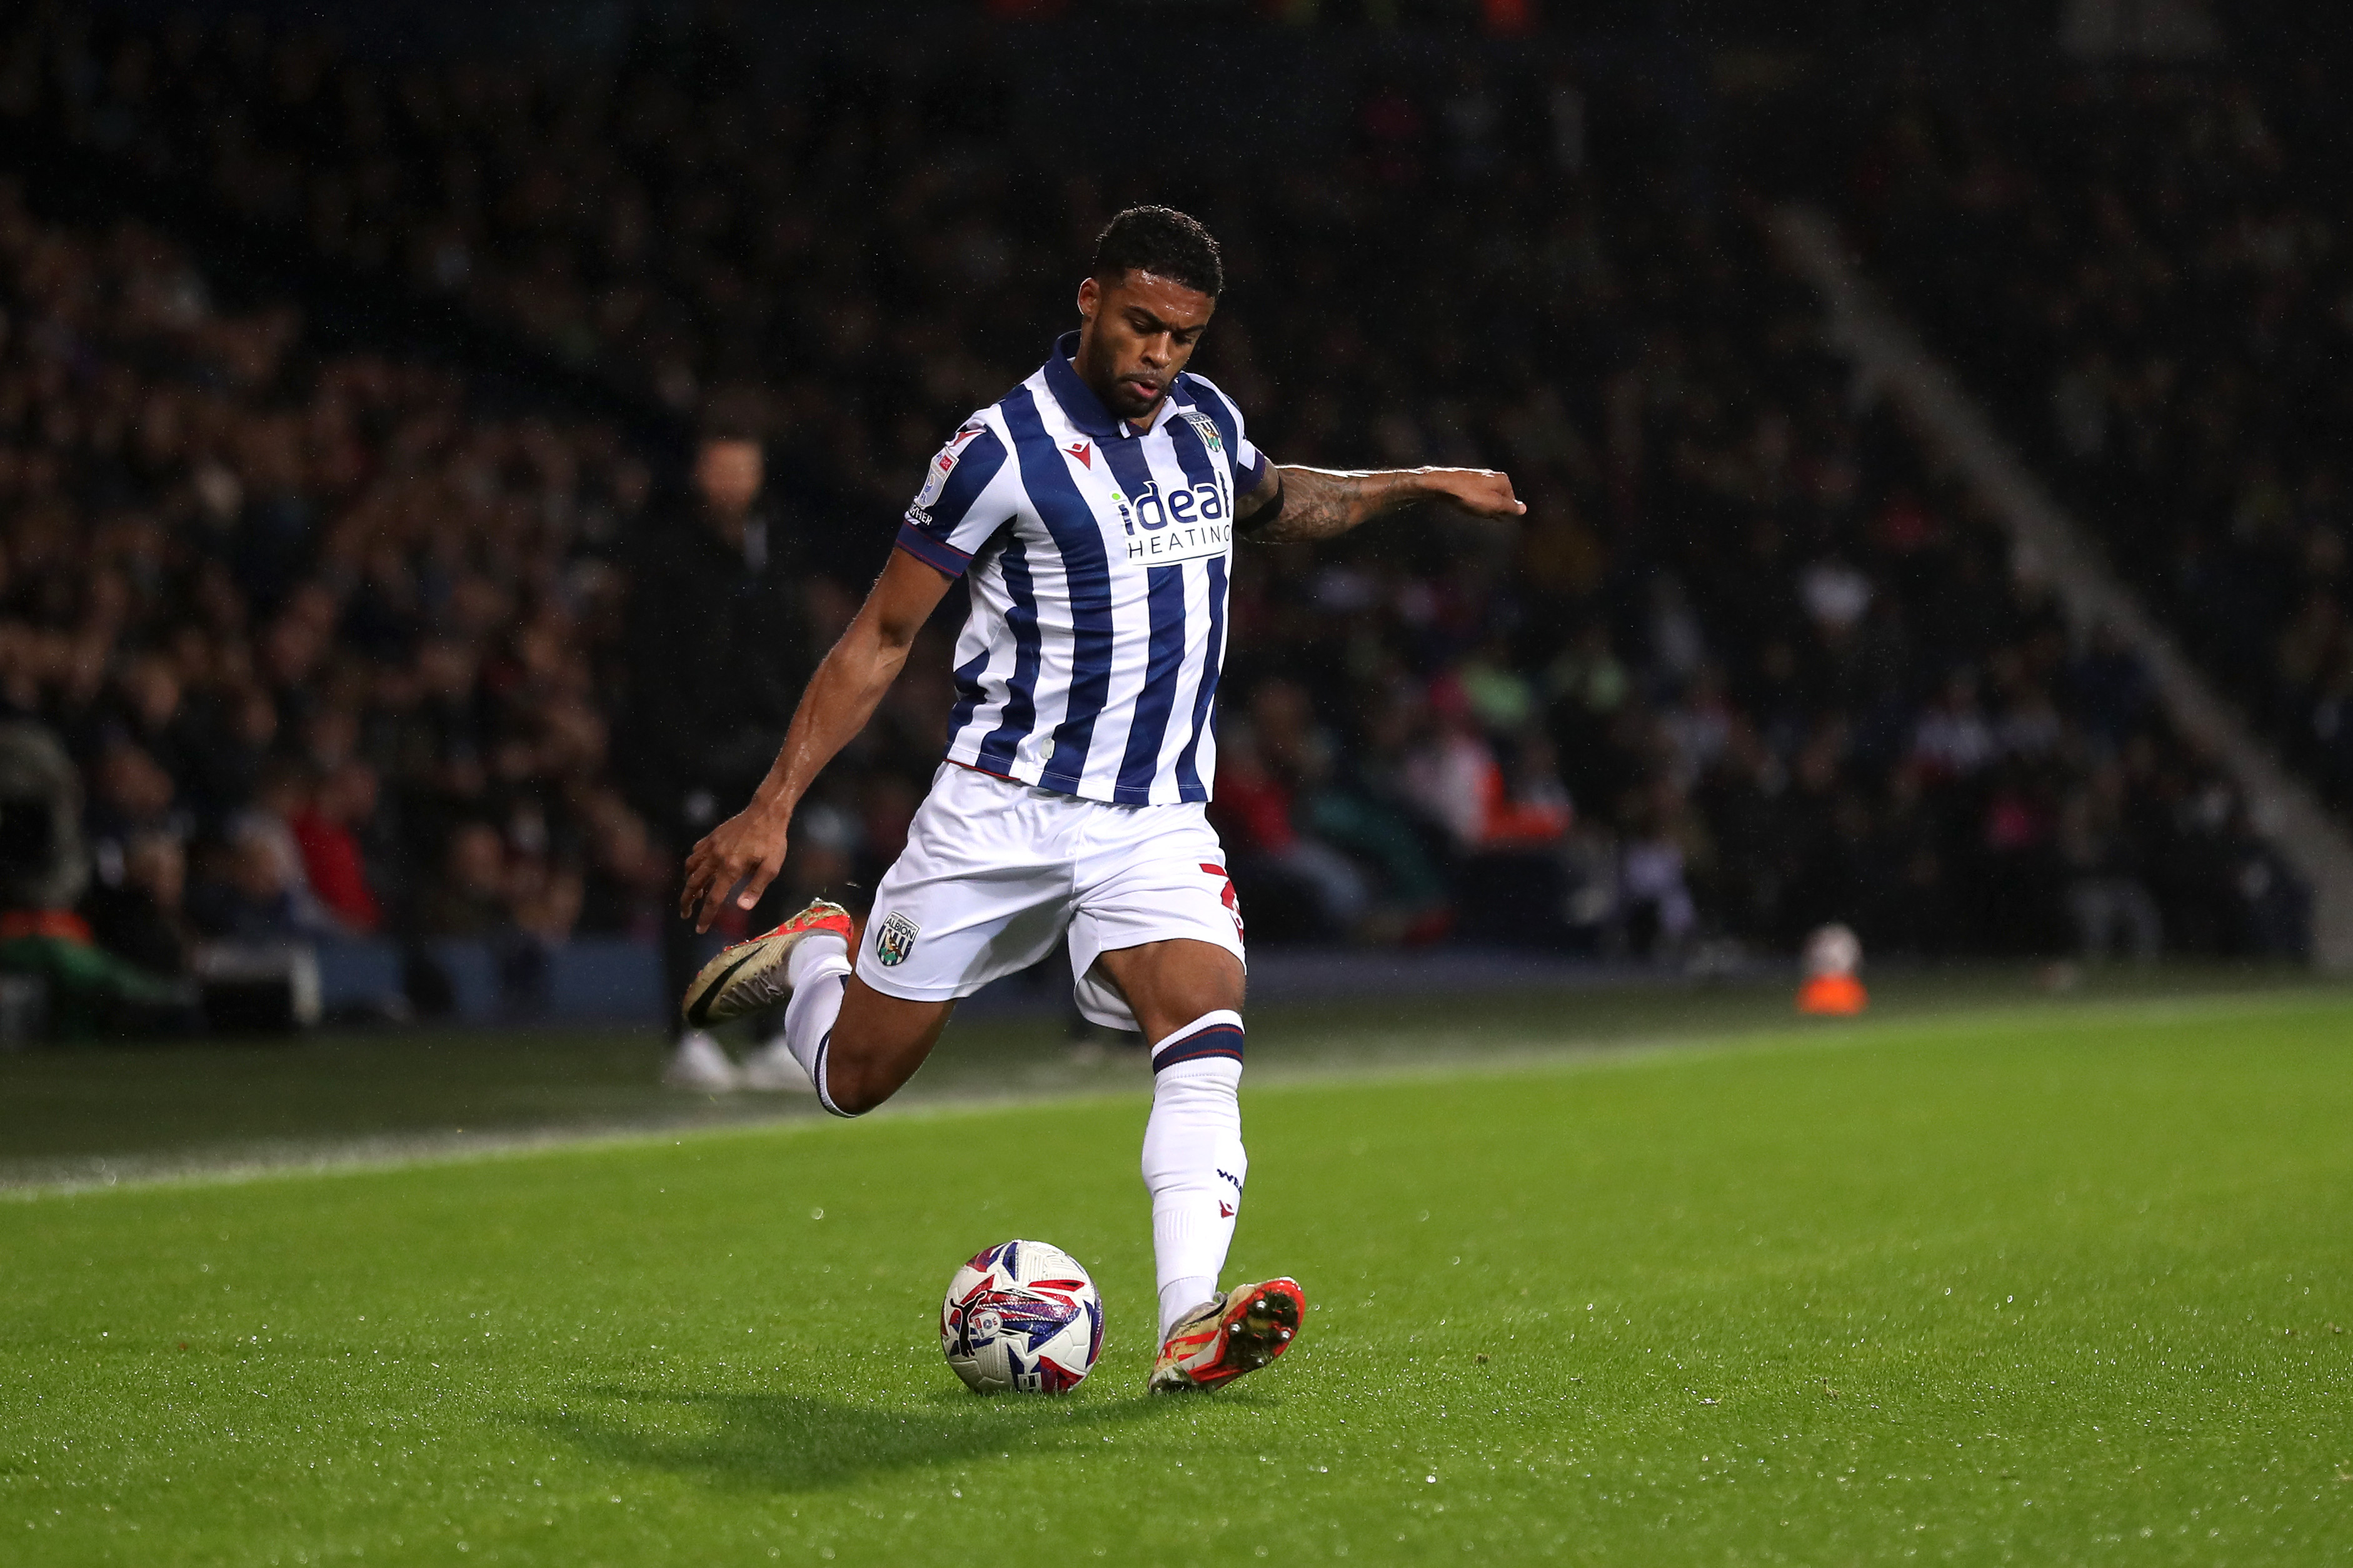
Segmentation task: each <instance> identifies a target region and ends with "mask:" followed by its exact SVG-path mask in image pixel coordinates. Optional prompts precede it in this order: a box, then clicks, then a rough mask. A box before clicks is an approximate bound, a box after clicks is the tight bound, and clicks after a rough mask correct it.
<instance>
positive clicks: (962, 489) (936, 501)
mask: <svg viewBox="0 0 2353 1568" xmlns="http://www.w3.org/2000/svg"><path fill="white" fill-rule="evenodd" d="M1005 458H1006V450H1005V443H1004V442H1003V441H1002V440H1000V439H999V438H998V437H997V432H995V431H994V430H991V429H990V428H989V427H988V426H987V424H986V423H984V422H982V421H980V420H977V419H976V420H972V421H969V422H967V423H966V424H965V426H964V427H963V428H962V429H960V430H958V431H957V432H956V433H955V435H954V436H951V437H948V444H947V445H946V446H944V447H941V448H940V449H939V452H938V453H937V454H936V455H935V456H934V458H932V460H931V463H930V465H929V467H928V468H926V469H925V470H924V474H923V489H919V490H917V491H916V492H915V499H914V500H913V503H912V504H911V505H909V507H908V508H907V515H906V517H905V518H904V520H902V521H901V522H900V524H899V548H900V549H902V550H903V551H905V552H907V553H908V554H910V555H912V556H913V557H914V558H915V559H916V560H918V561H920V562H922V563H923V564H924V565H926V566H929V567H931V568H932V569H933V570H934V571H937V572H942V573H944V574H947V575H948V576H950V577H961V576H963V575H964V572H965V567H966V566H969V565H970V564H972V558H973V557H974V556H975V555H976V554H978V553H979V552H980V549H981V547H982V546H983V545H985V544H987V542H988V541H989V539H990V537H991V536H992V535H994V534H995V533H996V532H997V530H998V529H999V528H1001V527H1003V526H1004V525H1005V523H1006V521H1007V520H1008V519H1009V518H1011V517H1012V515H1013V511H1014V498H1013V496H1012V494H1011V491H1012V489H1013V487H1012V485H1011V482H1010V480H1011V476H1012V473H1013V470H1011V469H1010V468H1008V466H1007V464H1006V461H1005Z"/></svg>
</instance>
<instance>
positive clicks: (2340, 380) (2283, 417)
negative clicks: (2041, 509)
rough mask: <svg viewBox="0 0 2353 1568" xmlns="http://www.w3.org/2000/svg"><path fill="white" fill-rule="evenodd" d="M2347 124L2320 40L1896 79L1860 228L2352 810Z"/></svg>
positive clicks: (2186, 621) (2352, 193)
mask: <svg viewBox="0 0 2353 1568" xmlns="http://www.w3.org/2000/svg"><path fill="white" fill-rule="evenodd" d="M2349 142H2353V116H2348V112H2347V109H2346V105H2345V102H2344V99H2343V95H2342V93H2341V92H2340V91H2339V90H2338V89H2337V73H2336V72H2335V71H2334V70H2333V69H2332V68H2330V67H2329V65H2328V64H2327V59H2326V58H2325V54H2324V53H2307V54H2306V55H2305V56H2304V58H2300V59H2297V60H2295V61H2292V62H2290V63H2287V64H2284V65H2282V66H2277V67H2275V68H2258V67H2253V66H2239V67H2230V68H2224V67H2219V66H2211V65H2210V66H2197V67H2177V68H2134V69H2118V68H2106V69H2090V68H2078V69H2073V70H2069V71H2065V72H2063V73H2061V74H2058V75H2057V76H2056V77H2055V78H2054V77H2052V76H2051V75H2048V74H2045V73H2041V72H2031V73H2026V74H2024V75H2022V76H2020V77H2017V78H2013V79H2009V80H2007V81H1994V82H1989V81H1984V80H1974V81H1972V82H1970V83H1969V84H1968V86H1967V87H1965V88H1963V87H1954V88H1950V89H1947V88H1943V87H1938V88H1935V89H1931V88H1930V87H1929V86H1928V85H1926V83H1923V82H1914V83H1911V84H1908V85H1907V87H1906V89H1904V90H1900V91H1898V92H1896V93H1895V94H1894V96H1893V98H1892V100H1891V101H1890V102H1888V103H1887V104H1886V105H1885V106H1884V108H1883V111H1882V112H1881V114H1880V115H1879V116H1878V117H1877V119H1876V121H1875V122H1874V123H1873V127H1872V133H1871V136H1870V139H1869V142H1868V145H1867V147H1866V149H1865V151H1864V152H1863V154H1862V157H1861V158H1860V159H1859V160H1858V162H1857V163H1856V166H1855V169H1854V171H1853V178H1852V186H1851V199H1852V207H1853V210H1854V212H1855V214H1856V216H1857V218H1858V225H1857V226H1858V230H1859V232H1860V233H1861V234H1862V237H1864V238H1865V240H1866V242H1867V243H1868V244H1869V246H1870V247H1871V248H1872V249H1873V252H1874V253H1875V256H1876V258H1877V259H1878V261H1879V263H1880V266H1881V270H1882V271H1883V274H1884V275H1885V276H1886V277H1887V278H1888V279H1891V280H1892V281H1894V283H1896V284H1897V285H1898V286H1899V287H1900V288H1901V289H1902V291H1903V294H1904V298H1905V303H1906V304H1907V305H1908V306H1909V307H1911V308H1912V309H1913V310H1916V311H1918V312H1919V313H1921V314H1922V315H1923V316H1924V317H1926V318H1927V319H1928V320H1929V321H1931V323H1932V324H1933V326H1934V327H1935V328H1936V329H1937V330H1938V333H1939V343H1940V346H1942V347H1943V348H1945V349H1947V351H1948V352H1950V353H1954V354H1956V355H1957V356H1959V357H1960V358H1961V359H1962V360H1963V362H1964V363H1966V364H1967V366H1968V369H1969V370H1970V371H1971V372H1972V373H1973V374H1974V375H1975V376H1976V377H1978V378H1979V379H1981V381H1982V383H1983V384H1985V385H1986V386H1988V387H1989V389H1992V390H1995V391H1998V392H1999V393H2000V395H2001V396H2002V398H2003V399H2004V400H2005V403H2006V405H2007V406H2008V407H2009V408H2010V410H2012V411H2013V413H2014V416H2015V418H2014V421H2013V422H2014V423H2015V424H2016V425H2017V426H2018V427H2019V431H2020V434H2021V436H2022V437H2025V438H2026V439H2027V440H2028V441H2029V442H2030V443H2031V446H2032V447H2033V449H2034V451H2035V455H2036V456H2037V458H2039V459H2040V465H2041V467H2042V468H2043V470H2044V471H2045V472H2046V473H2048V474H2049V475H2051V476H2052V479H2054V480H2055V481H2056V483H2057V484H2058V486H2059V488H2060V489H2061V490H2062V492H2063V496H2064V499H2065V500H2066V501H2067V502H2068V504H2069V505H2070V506H2071V507H2072V508H2073V510H2075V511H2076V512H2077V513H2078V514H2079V515H2080V516H2082V517H2084V519H2086V520H2087V521H2090V522H2091V523H2093V524H2094V526H2095V527H2096V528H2097V529H2098V530H2099V531H2100V532H2101V533H2102V534H2103V535H2104V536H2105V540H2106V542H2107V543H2108V545H2109V548H2110V552H2111V556H2112V559H2113V560H2114V561H2115V563H2116V566H2117V567H2118V569H2119V570H2120V571H2122V572H2124V573H2125V574H2126V575H2128V576H2129V577H2132V578H2134V579H2136V580H2137V582H2138V584H2140V586H2141V587H2142V588H2143V589H2144V590H2145V591H2146V592H2147V594H2148V595H2150V597H2151V598H2152V600H2154V601H2155V602H2156V603H2157V604H2158V605H2159V607H2160V608H2162V609H2163V610H2164V611H2165V612H2166V614H2167V615H2168V617H2169V618H2170V619H2171V620H2172V621H2173V623H2174V624H2175V625H2176V626H2178V627H2179V628H2180V630H2181V631H2182V632H2183V634H2185V637H2186V638H2187V640H2188V641H2189V644H2190V646H2191V647H2192V648H2193V649H2194V651H2195V652H2196V653H2197V654H2198V655H2199V656H2200V657H2201V658H2203V659H2204V660H2205V661H2206V663H2207V664H2208V665H2209V667H2210V668H2212V669H2213V670H2214V671H2215V672H2216V673H2217V674H2219V675H2221V677H2222V678H2223V679H2224V681H2225V682H2226V684H2227V685H2228V687H2229V689H2231V690H2232V693H2233V694H2234V695H2235V696H2237V697H2238V698H2239V699H2240V700H2242V702H2243V703H2244V704H2245V705H2246V707H2247V709H2248V710H2249V712H2250V714H2251V715H2252V716H2253V718H2254V719H2256V721H2258V722H2259V723H2261V724H2263V725H2264V726H2265V727H2267V728H2268V729H2269V730H2270V731H2271V732H2272V733H2273V734H2274V736H2275V737H2276V738H2277V740H2278V741H2279V742H2280V743H2281V745H2282V746H2283V748H2284V750H2285V751H2286V752H2287V753H2288V754H2289V756H2290V758H2291V760H2292V761H2294V762H2295V763H2299V764H2301V765H2302V766H2303V767H2304V768H2305V769H2306V771H2307V772H2308V773H2311V774H2312V775H2313V776H2314V777H2316V779H2317V780H2318V781H2319V783H2320V784H2322V786H2323V788H2324V789H2325V790H2326V791H2327V793H2328V794H2329V795H2331V796H2332V797H2333V798H2334V800H2335V802H2336V804H2337V805H2338V806H2339V807H2340V808H2342V807H2353V619H2348V609H2353V575H2348V560H2347V545H2348V539H2347V528H2348V522H2353V516H2348V506H2353V495H2348V483H2353V470H2348V464H2347V457H2346V451H2345V444H2344V439H2343V431H2344V430H2345V428H2346V427H2347V422H2348V417H2353V378H2348V376H2347V375H2346V374H2345V371H2346V365H2347V363H2348V350H2353V227H2348V211H2349V210H2353V209H2348V198H2353V162H2348V153H2353V144H2348V143H2349Z"/></svg>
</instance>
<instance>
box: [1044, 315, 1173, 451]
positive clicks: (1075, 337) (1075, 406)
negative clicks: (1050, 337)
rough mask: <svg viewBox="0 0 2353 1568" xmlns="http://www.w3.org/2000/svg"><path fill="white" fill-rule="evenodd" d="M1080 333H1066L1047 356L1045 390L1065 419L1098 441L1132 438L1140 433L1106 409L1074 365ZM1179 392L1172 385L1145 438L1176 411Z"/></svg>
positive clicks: (1153, 417) (1145, 431)
mask: <svg viewBox="0 0 2353 1568" xmlns="http://www.w3.org/2000/svg"><path fill="white" fill-rule="evenodd" d="M1078 353H1079V334H1078V333H1076V332H1064V333H1063V334H1062V335H1061V336H1060V337H1059V338H1056V339H1055V340H1054V352H1053V353H1050V354H1048V355H1047V356H1046V390H1048V391H1049V392H1051V393H1052V394H1053V395H1054V401H1055V402H1057V403H1059V404H1060V405H1062V413H1063V415H1064V416H1065V417H1067V418H1068V419H1069V420H1070V422H1071V425H1072V426H1075V427H1076V428H1077V429H1079V430H1080V431H1081V432H1082V433H1084V434H1086V435H1089V436H1092V437H1094V438H1095V439H1096V440H1098V441H1116V440H1120V439H1122V438H1123V437H1125V438H1133V437H1135V436H1136V435H1137V433H1138V432H1136V431H1135V430H1134V428H1133V427H1132V426H1130V425H1129V424H1128V422H1127V421H1126V420H1124V419H1122V418H1120V417H1119V416H1117V415H1115V414H1113V412H1112V411H1111V410H1110V409H1108V408H1105V407H1104V406H1103V399H1102V398H1100V397H1097V396H1096V395H1095V393H1094V388H1092V387H1091V386H1089V385H1088V384H1086V383H1085V382H1084V381H1082V380H1081V379H1080V377H1079V373H1078V370H1077V367H1075V366H1074V365H1072V364H1071V361H1072V360H1074V359H1076V358H1077V357H1078ZM1176 390H1177V389H1176V385H1175V384H1173V383H1172V384H1170V386H1169V388H1168V392H1167V395H1166V396H1164V397H1162V398H1161V400H1160V406H1159V408H1157V409H1156V410H1155V411H1154V413H1153V416H1152V423H1151V424H1150V425H1148V426H1145V428H1144V430H1143V432H1142V434H1144V435H1147V436H1148V435H1150V434H1151V433H1152V432H1153V431H1155V430H1157V429H1158V428H1160V426H1162V425H1163V424H1165V423H1166V421H1167V419H1168V416H1170V415H1171V414H1172V413H1174V412H1175V411H1176Z"/></svg>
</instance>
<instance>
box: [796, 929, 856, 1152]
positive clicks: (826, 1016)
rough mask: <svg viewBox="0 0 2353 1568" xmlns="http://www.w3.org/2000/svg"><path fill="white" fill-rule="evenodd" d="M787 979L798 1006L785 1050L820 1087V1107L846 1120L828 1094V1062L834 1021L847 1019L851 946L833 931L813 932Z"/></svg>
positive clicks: (802, 943)
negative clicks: (844, 1012) (845, 997)
mask: <svg viewBox="0 0 2353 1568" xmlns="http://www.w3.org/2000/svg"><path fill="white" fill-rule="evenodd" d="M785 974H786V978H787V979H789V980H790V981H791V982H792V983H793V994H792V1000H790V1001H788V1002H786V1004H785V1049H786V1050H788V1051H790V1052H792V1054H793V1060H795V1061H797V1062H798V1063H800V1064H801V1070H802V1071H803V1072H805V1073H807V1074H808V1075H809V1081H810V1082H811V1083H813V1084H815V1085H817V1102H818V1104H819V1105H822V1106H824V1107H825V1108H826V1109H827V1110H830V1111H831V1112H833V1113H834V1114H835V1115H836V1116H846V1115H848V1114H849V1112H848V1111H845V1110H842V1109H841V1107H839V1106H838V1105H836V1104H834V1102H833V1096H832V1095H830V1094H828V1092H826V1087H825V1056H826V1047H828V1046H830V1045H831V1044H832V1043H833V1021H834V1020H835V1019H836V1018H839V1016H841V998H842V994H843V993H845V992H847V991H848V990H849V943H848V942H844V941H842V940H841V938H839V936H836V935H835V934H834V933H833V932H831V931H814V932H811V933H810V934H809V935H807V936H805V937H803V938H801V940H800V941H799V942H797V943H796V944H794V947H793V952H792V956H791V957H789V958H787V959H786V960H785Z"/></svg>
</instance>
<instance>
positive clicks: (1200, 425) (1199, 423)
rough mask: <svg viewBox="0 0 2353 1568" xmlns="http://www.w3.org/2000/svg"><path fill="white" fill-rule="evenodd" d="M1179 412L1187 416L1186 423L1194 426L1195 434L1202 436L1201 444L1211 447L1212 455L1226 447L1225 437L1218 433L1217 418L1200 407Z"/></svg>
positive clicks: (1214, 455)
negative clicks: (1210, 415) (1205, 412)
mask: <svg viewBox="0 0 2353 1568" xmlns="http://www.w3.org/2000/svg"><path fill="white" fill-rule="evenodd" d="M1178 412H1179V413H1181V414H1183V415H1184V416H1185V423H1186V424H1187V425H1190V426H1192V427H1193V434H1195V435H1196V436H1198V437H1200V438H1201V445H1203V446H1204V447H1208V449H1209V455H1210V456H1211V457H1213V458H1214V457H1216V456H1217V455H1218V454H1219V453H1220V452H1222V451H1224V450H1225V449H1226V443H1225V439H1224V438H1223V437H1220V436H1219V434H1218V422H1217V421H1216V420H1214V419H1212V418H1210V417H1209V416H1208V415H1206V414H1204V413H1202V412H1201V411H1200V410H1199V409H1198V408H1185V409H1179V410H1178Z"/></svg>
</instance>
